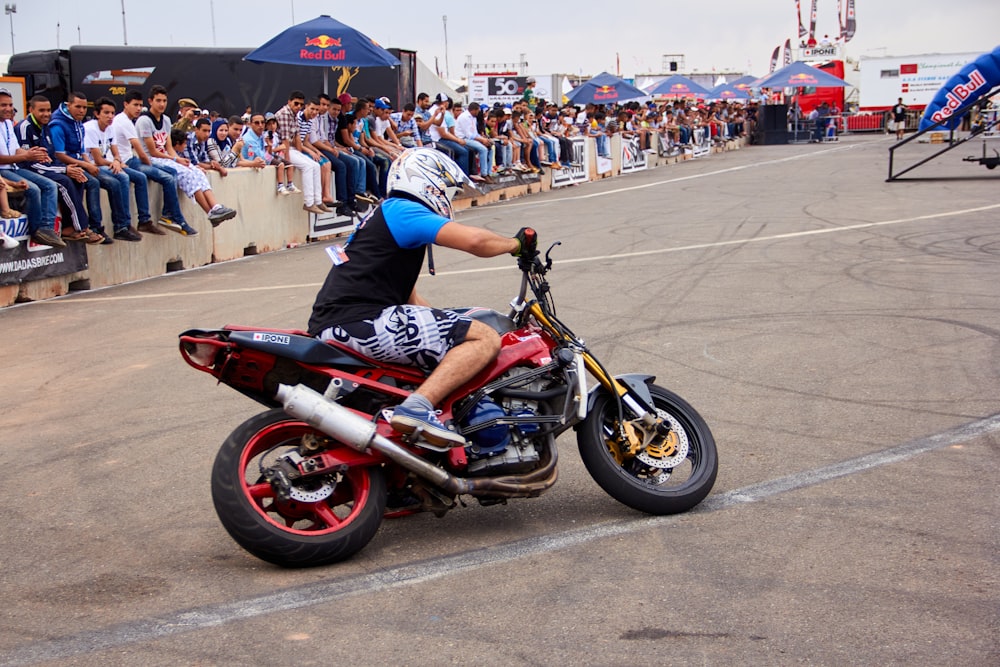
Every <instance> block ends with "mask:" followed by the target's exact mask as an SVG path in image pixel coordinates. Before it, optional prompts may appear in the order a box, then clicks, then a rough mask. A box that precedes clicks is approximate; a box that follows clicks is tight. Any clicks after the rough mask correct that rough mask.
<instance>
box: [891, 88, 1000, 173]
mask: <svg viewBox="0 0 1000 667" xmlns="http://www.w3.org/2000/svg"><path fill="white" fill-rule="evenodd" d="M998 93H1000V86H997V87H996V88H994V89H993V90H991V91H989V92H988V93H984V94H982V95H980V96H978V97H976V98H975V99H972V100H970V101H969V103H968V104H965V105H964V106H962V107H959V108H958V109H957V110H956V111H955V113H954V114H952V117H951V118H946V119H944V120H941V121H938V122H937V123H934V124H933V125H931V126H930V127H928V128H926V129H923V130H920V131H919V132H917V133H916V134H914V135H912V136H910V137H907V138H906V139H903V140H902V141H900V142H898V143H896V144H893V145H892V146H890V147H889V177H888V178H887V179H885V180H886V182H887V183H891V182H893V181H896V180H899V177H900V176H902V175H903V174H906V173H909V172H911V171H913V170H914V169H916V168H917V167H919V166H921V165H924V164H927V163H928V162H930V161H931V160H934V159H936V158H937V157H939V156H941V155H944V154H945V153H947V152H948V151H950V150H953V149H955V148H958V147H959V146H961V145H962V144H964V143H966V142H968V141H970V140H972V139H975V138H977V137H978V136H979V135H981V134H984V133H986V132H989V131H990V130H992V129H993V128H994V127H997V126H998V125H1000V117H996V116H995V117H994V118H993V119H992V120H991V121H989V122H988V123H986V124H985V125H983V126H982V127H981V128H979V129H978V130H977V131H976V132H974V133H971V134H969V136H967V137H965V138H964V139H956V138H955V130H948V142H947V145H946V146H945V147H944V148H942V149H941V150H939V151H938V152H936V153H934V154H933V155H929V156H928V157H925V158H924V159H922V160H920V161H919V162H917V163H916V164H912V165H910V166H909V167H906V168H905V169H903V170H901V171H898V172H896V173H893V171H894V167H895V153H896V149H897V148H902V147H903V146H905V145H906V144H908V143H910V142H911V141H913V140H915V139H917V138H918V137H922V136H923V135H925V134H927V133H928V132H933V131H934V130H937V129H939V128H940V127H941V126H942V125H943V124H945V123H947V122H949V121H951V120H952V119H953V118H954V117H955V116H959V117H961V116H962V115H963V114H965V113H966V112H967V111H969V110H970V109H971V108H972V107H973V106H975V105H976V103H977V102H979V100H982V99H984V98H989V97H993V96H994V95H996V94H998Z"/></svg>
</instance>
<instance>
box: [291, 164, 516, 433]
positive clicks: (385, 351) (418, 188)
mask: <svg viewBox="0 0 1000 667" xmlns="http://www.w3.org/2000/svg"><path fill="white" fill-rule="evenodd" d="M388 181H389V182H388V185H387V187H386V193H387V197H386V199H385V201H383V202H382V204H381V205H379V206H378V208H376V209H375V211H374V212H373V213H372V214H371V215H370V216H368V217H367V218H366V219H365V220H364V221H363V222H362V223H361V225H360V226H359V227H358V229H357V230H356V231H355V232H354V234H353V235H352V236H351V238H350V239H349V240H348V242H347V245H346V246H345V247H343V248H336V252H334V253H333V254H332V257H334V265H333V267H332V268H331V269H330V272H329V274H328V275H327V277H326V280H325V282H324V283H323V286H322V287H321V288H320V291H319V293H318V294H317V295H316V301H315V303H314V304H313V311H312V316H311V317H310V318H309V333H310V334H311V335H313V336H318V337H319V338H321V339H322V340H336V341H338V342H340V343H343V344H345V345H347V346H348V347H350V348H351V349H354V350H356V351H358V352H360V353H362V354H364V355H367V356H369V357H372V358H374V359H377V360H380V361H388V362H394V363H399V364H406V365H412V366H417V367H419V368H421V369H423V370H424V371H426V372H428V373H430V375H429V376H428V377H427V379H426V380H425V381H424V382H423V384H421V385H420V386H419V387H418V388H417V390H416V391H415V392H413V393H412V394H411V395H410V396H408V397H407V398H406V399H405V400H404V401H403V402H402V403H401V404H400V405H398V406H396V408H395V411H394V412H393V416H392V420H391V424H392V427H393V428H394V429H395V430H396V431H399V432H400V433H413V432H414V431H416V430H417V429H420V430H421V435H422V436H423V437H424V439H425V440H427V442H429V443H431V444H433V445H438V446H448V447H456V446H458V447H460V446H464V445H465V444H466V443H465V440H464V439H463V437H462V436H461V435H459V434H457V433H455V432H454V431H451V430H449V429H448V428H446V427H445V426H444V424H442V423H441V421H440V420H439V419H438V418H437V414H436V412H435V409H434V406H435V405H437V404H439V403H440V402H441V401H442V400H443V399H444V398H445V397H446V396H448V395H449V394H450V393H451V392H452V391H454V390H455V389H457V388H458V387H460V386H461V385H462V384H464V383H465V382H467V381H468V380H470V379H471V378H472V377H474V376H475V375H476V373H478V372H479V371H480V370H482V369H483V368H485V367H486V366H487V364H489V363H490V362H491V361H493V360H494V359H495V358H496V356H497V354H498V353H499V351H500V336H499V335H498V334H497V332H496V331H494V330H493V329H492V328H491V327H489V326H487V325H486V324H483V323H482V322H479V321H476V320H473V319H470V318H468V317H466V316H463V315H459V314H458V313H455V312H453V311H447V310H438V309H436V308H433V307H431V305H430V304H429V303H427V301H425V300H424V299H423V298H421V297H420V295H419V294H418V293H417V291H416V283H417V278H418V277H419V275H420V270H421V268H422V267H423V262H424V255H425V249H426V247H427V246H428V245H429V244H437V245H441V246H444V247H446V248H454V249H456V250H463V251H465V252H468V253H470V254H472V255H476V256H477V257H495V256H498V255H502V254H504V253H509V254H511V255H514V256H515V257H520V256H521V254H522V252H524V253H525V254H527V253H528V252H531V253H533V252H534V250H535V248H534V242H535V237H534V232H533V231H531V230H529V229H527V228H522V229H521V230H520V231H518V233H517V234H516V235H515V236H514V237H513V238H508V237H505V236H500V235H499V234H495V233H493V232H491V231H489V230H486V229H481V228H478V227H469V226H467V225H462V224H459V223H457V222H455V221H454V220H452V216H453V210H452V199H453V198H454V196H455V194H457V193H458V192H459V191H460V190H461V189H462V186H463V185H464V184H471V183H470V181H469V179H468V177H467V176H466V175H465V174H464V173H463V172H462V170H461V169H460V168H459V166H458V165H457V164H455V163H454V162H453V161H452V160H450V159H449V158H448V157H446V156H445V155H443V154H442V153H440V152H438V151H435V150H433V149H426V148H411V149H408V150H406V151H405V152H404V153H403V154H402V155H401V156H400V157H399V158H398V159H396V160H395V161H394V162H393V164H392V167H391V169H390V170H389V174H388Z"/></svg>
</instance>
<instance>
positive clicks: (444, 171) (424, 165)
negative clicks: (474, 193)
mask: <svg viewBox="0 0 1000 667" xmlns="http://www.w3.org/2000/svg"><path fill="white" fill-rule="evenodd" d="M466 184H468V185H470V186H471V185H472V181H470V180H469V177H468V176H466V175H465V173H464V172H463V171H462V169H461V168H460V167H459V166H458V165H457V164H455V162H454V161H453V160H452V159H451V158H449V157H448V156H447V155H445V154H444V153H442V152H440V151H437V150H434V149H433V148H408V149H406V150H405V151H403V154H402V155H400V156H399V157H398V158H396V159H395V160H394V161H393V163H392V166H391V167H390V168H389V182H388V184H387V185H386V193H387V194H390V195H391V194H392V193H393V192H406V193H408V194H410V195H413V196H414V197H416V198H417V199H418V200H420V201H421V202H423V203H424V204H427V206H429V207H430V208H431V210H432V211H434V212H435V213H438V214H440V215H443V216H444V217H446V218H448V219H449V220H450V219H451V218H452V208H451V200H452V199H453V198H454V197H455V195H456V194H457V193H459V192H461V190H462V186H463V185H466Z"/></svg>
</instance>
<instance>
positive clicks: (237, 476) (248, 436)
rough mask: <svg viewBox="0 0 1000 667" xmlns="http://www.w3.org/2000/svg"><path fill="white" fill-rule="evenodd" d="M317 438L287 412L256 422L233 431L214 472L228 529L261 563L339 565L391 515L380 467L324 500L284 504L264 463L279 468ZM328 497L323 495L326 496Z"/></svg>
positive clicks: (340, 481)
mask: <svg viewBox="0 0 1000 667" xmlns="http://www.w3.org/2000/svg"><path fill="white" fill-rule="evenodd" d="M310 432H313V429H312V427H311V426H309V425H308V424H306V423H304V422H301V421H298V420H296V419H294V418H292V417H291V416H289V415H287V414H286V413H285V412H283V411H282V410H280V409H275V410H269V411H267V412H262V413H261V414H259V415H257V416H255V417H251V418H250V419H248V420H247V421H245V422H243V423H242V424H241V425H240V426H239V427H237V429H236V430H235V431H233V432H232V433H231V434H230V436H229V437H228V438H226V441H225V443H223V445H222V448H221V449H220V450H219V453H218V455H216V457H215V465H214V466H213V467H212V501H213V502H214V503H215V512H216V514H218V516H219V520H220V521H221V522H222V525H223V526H224V527H225V529H226V530H227V531H228V532H229V535H230V536H231V537H232V538H233V539H234V540H236V542H237V543H238V544H239V545H240V546H241V547H243V548H244V549H246V550H247V551H249V552H250V553H251V554H253V555H254V556H257V557H258V558H260V559H262V560H265V561H267V562H269V563H274V564H275V565H281V566H282V567H312V566H316V565H327V564H330V563H335V562H338V561H341V560H344V559H346V558H349V557H350V556H352V555H353V554H355V553H357V552H358V551H360V550H361V549H362V548H363V547H364V546H365V545H366V544H368V542H369V541H370V540H371V539H372V537H374V535H375V532H376V531H377V530H378V527H379V524H380V523H381V522H382V513H383V512H384V511H385V502H386V486H385V477H384V476H383V474H382V469H381V468H379V467H357V468H350V469H348V470H346V471H344V472H339V473H337V474H336V478H335V486H334V487H333V488H334V490H333V492H332V493H331V494H329V496H328V497H327V498H325V499H323V500H318V501H316V502H301V501H295V500H288V501H280V500H279V499H277V498H276V497H275V493H274V491H273V490H272V489H271V487H270V484H268V483H267V482H265V481H263V480H262V479H261V477H260V467H259V466H260V461H261V459H266V461H267V462H269V464H273V461H274V460H275V458H276V457H277V456H278V455H280V454H281V453H283V452H287V451H288V450H290V449H294V448H295V447H296V446H298V444H299V442H300V439H301V437H302V435H304V434H306V433H310ZM320 495H322V494H320Z"/></svg>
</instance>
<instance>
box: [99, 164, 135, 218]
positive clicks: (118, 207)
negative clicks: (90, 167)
mask: <svg viewBox="0 0 1000 667" xmlns="http://www.w3.org/2000/svg"><path fill="white" fill-rule="evenodd" d="M97 180H98V181H99V182H100V184H101V187H102V188H104V189H105V190H107V191H108V201H109V202H111V224H112V225H113V226H114V229H115V231H116V232H117V231H120V230H122V229H125V228H126V227H129V226H130V225H131V224H132V213H131V211H129V206H128V205H129V179H128V175H127V174H126V173H125V172H124V171H123V172H119V173H117V174H116V173H115V172H113V171H111V168H110V167H101V168H100V170H99V171H98V173H97ZM88 201H89V200H88ZM93 217H94V216H93V215H91V219H93Z"/></svg>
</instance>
